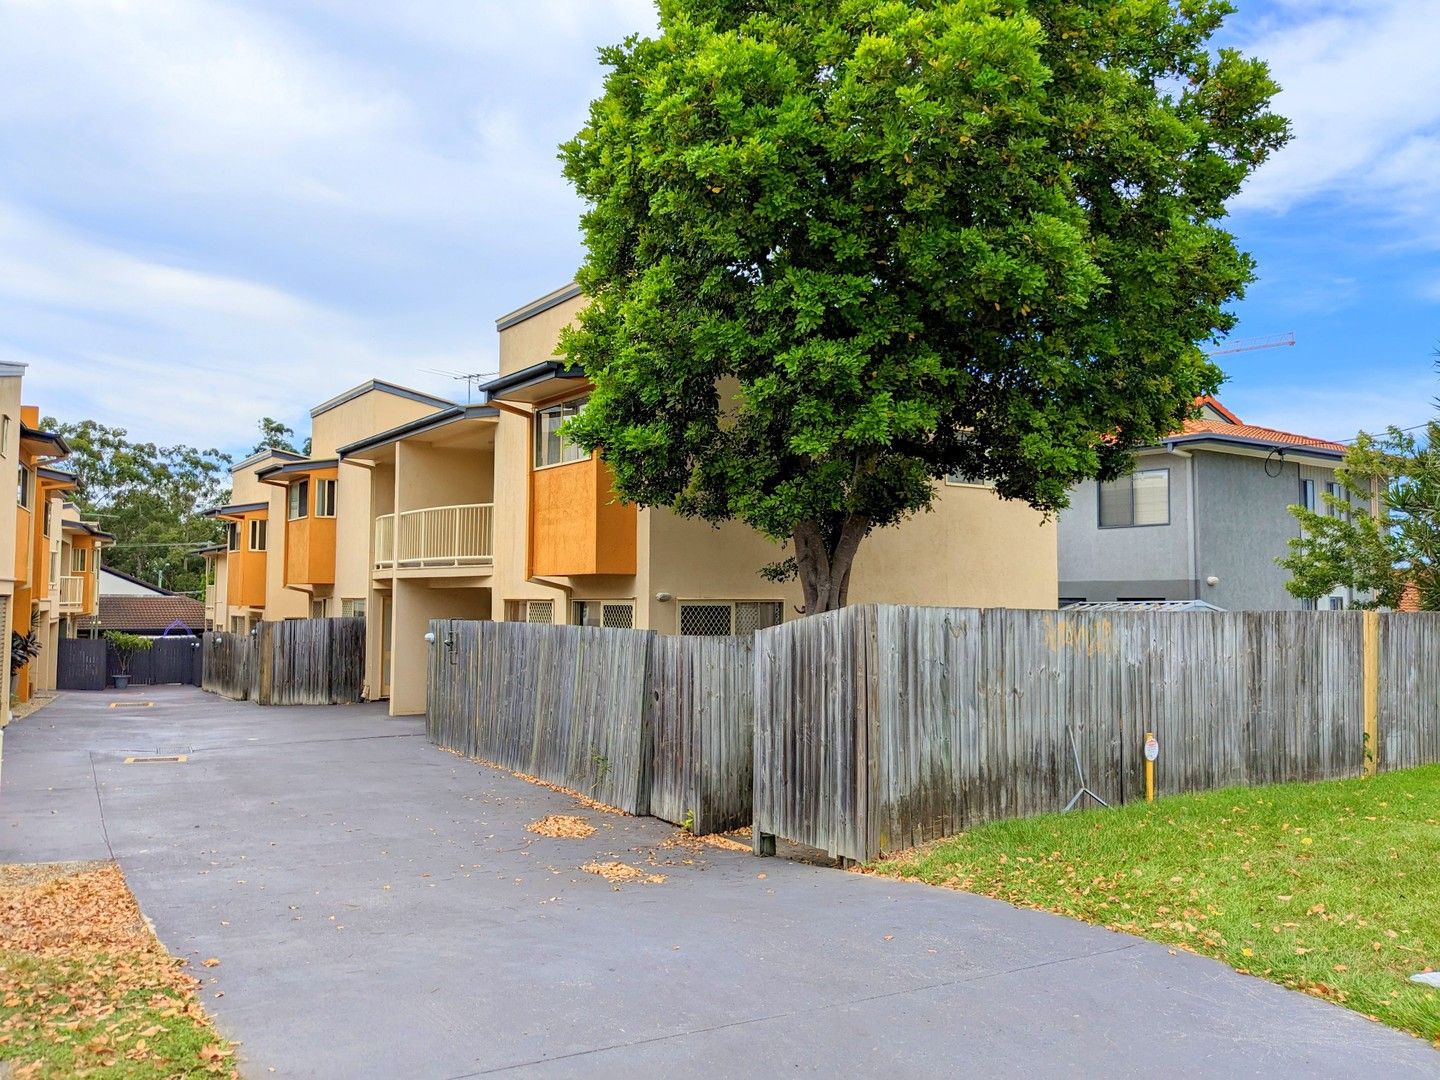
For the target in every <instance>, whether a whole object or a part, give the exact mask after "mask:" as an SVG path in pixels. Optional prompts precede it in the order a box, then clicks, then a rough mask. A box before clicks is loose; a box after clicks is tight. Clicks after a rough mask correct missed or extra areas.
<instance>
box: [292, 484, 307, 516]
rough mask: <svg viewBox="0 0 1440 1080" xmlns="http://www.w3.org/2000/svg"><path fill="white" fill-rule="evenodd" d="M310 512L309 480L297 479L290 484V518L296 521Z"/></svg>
mask: <svg viewBox="0 0 1440 1080" xmlns="http://www.w3.org/2000/svg"><path fill="white" fill-rule="evenodd" d="M309 513H310V481H309V480H297V481H295V483H293V484H291V485H290V515H289V516H290V520H291V521H296V520H298V519H299V518H303V517H305V516H307V515H308V514H309Z"/></svg>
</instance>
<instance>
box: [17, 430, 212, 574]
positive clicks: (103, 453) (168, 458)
mask: <svg viewBox="0 0 1440 1080" xmlns="http://www.w3.org/2000/svg"><path fill="white" fill-rule="evenodd" d="M43 423H44V425H45V427H46V428H47V429H48V430H51V431H58V432H59V433H60V434H61V435H63V436H64V437H65V441H66V442H67V443H69V444H70V451H71V453H70V457H69V458H67V459H66V460H65V461H64V462H62V463H61V466H60V467H61V468H64V469H67V470H69V471H71V472H74V473H75V474H76V476H77V477H78V480H79V483H78V486H77V489H76V491H75V492H74V493H73V494H72V495H71V496H70V498H71V499H72V501H74V502H75V504H76V505H77V506H78V507H79V509H80V512H81V516H82V517H84V518H86V519H87V520H90V519H94V520H97V521H98V522H99V523H100V527H101V528H103V529H105V531H107V532H109V533H111V534H113V535H114V537H115V545H114V546H113V547H111V548H109V549H107V550H106V552H105V563H106V564H107V565H109V566H112V567H114V568H115V569H117V570H121V571H123V572H124V573H127V574H133V575H134V576H136V577H139V578H143V579H144V580H146V581H152V582H157V583H160V584H163V585H164V586H165V588H167V589H173V590H174V591H176V592H188V593H198V592H200V591H201V590H203V589H204V584H205V581H204V564H203V562H202V561H201V559H200V558H199V557H198V556H196V555H195V554H194V549H195V547H196V546H197V545H199V544H204V543H212V542H215V541H218V540H219V539H221V537H222V535H223V533H222V531H221V529H220V526H218V525H217V524H216V523H215V522H214V521H212V520H210V519H209V518H205V517H202V516H201V512H202V511H203V510H205V509H206V508H209V507H213V506H219V505H221V504H223V503H224V502H225V501H226V500H227V499H228V498H229V494H230V472H229V470H230V457H229V455H228V454H224V453H222V452H220V451H219V450H213V449H212V450H201V449H197V448H195V447H193V446H184V445H175V446H161V445H158V444H156V443H150V442H139V441H136V440H133V439H131V438H130V436H129V434H128V433H127V432H126V431H125V429H124V428H118V427H108V426H106V425H104V424H101V423H98V422H96V421H94V420H81V421H78V422H74V423H70V422H63V421H59V420H55V419H53V418H48V417H47V418H46V419H45V420H44V421H43Z"/></svg>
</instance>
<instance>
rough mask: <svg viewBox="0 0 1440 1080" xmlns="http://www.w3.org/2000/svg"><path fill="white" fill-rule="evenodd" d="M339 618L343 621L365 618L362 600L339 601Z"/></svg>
mask: <svg viewBox="0 0 1440 1080" xmlns="http://www.w3.org/2000/svg"><path fill="white" fill-rule="evenodd" d="M340 616H341V618H345V619H363V618H364V617H365V601H364V599H357V598H355V597H350V596H347V597H344V598H343V599H342V600H341V601H340Z"/></svg>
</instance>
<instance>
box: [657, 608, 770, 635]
mask: <svg viewBox="0 0 1440 1080" xmlns="http://www.w3.org/2000/svg"><path fill="white" fill-rule="evenodd" d="M784 618H785V605H784V604H783V603H781V602H780V601H779V600H692V601H685V602H681V604H680V633H682V634H698V635H701V636H707V637H728V636H730V635H731V634H753V633H754V632H755V631H756V630H763V629H765V627H767V626H777V625H779V623H781V622H782V621H783V620H784Z"/></svg>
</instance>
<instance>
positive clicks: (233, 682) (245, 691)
mask: <svg viewBox="0 0 1440 1080" xmlns="http://www.w3.org/2000/svg"><path fill="white" fill-rule="evenodd" d="M200 651H201V653H202V654H203V661H202V663H203V669H202V673H201V679H200V688H201V689H202V690H208V691H209V692H210V693H212V694H219V695H220V696H221V697H227V698H230V699H231V700H233V701H244V700H245V699H246V698H248V697H249V696H250V689H251V684H252V682H253V681H254V664H253V660H254V654H255V642H254V639H253V638H252V637H251V636H250V635H249V634H230V633H218V634H216V633H210V634H206V635H205V638H204V641H203V642H202V644H201V646H200Z"/></svg>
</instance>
